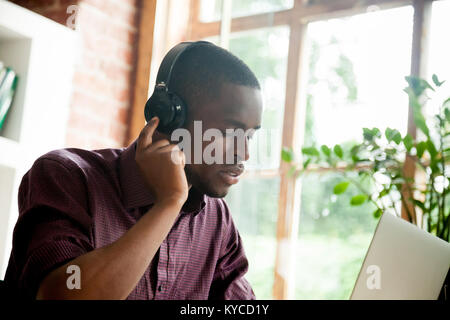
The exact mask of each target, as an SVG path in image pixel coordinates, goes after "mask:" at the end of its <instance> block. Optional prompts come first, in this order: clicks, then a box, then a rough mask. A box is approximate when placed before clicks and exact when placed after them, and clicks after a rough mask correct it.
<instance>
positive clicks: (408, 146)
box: [403, 133, 414, 152]
mask: <svg viewBox="0 0 450 320" xmlns="http://www.w3.org/2000/svg"><path fill="white" fill-rule="evenodd" d="M403 144H404V145H405V148H406V150H408V152H410V151H411V149H412V147H413V145H414V140H413V138H412V136H411V135H410V134H409V133H408V134H407V135H406V136H405V137H404V138H403Z"/></svg>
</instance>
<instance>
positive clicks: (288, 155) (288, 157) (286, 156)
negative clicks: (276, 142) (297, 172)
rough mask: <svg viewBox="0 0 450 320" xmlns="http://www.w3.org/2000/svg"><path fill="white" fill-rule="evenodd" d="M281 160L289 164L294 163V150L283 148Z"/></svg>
mask: <svg viewBox="0 0 450 320" xmlns="http://www.w3.org/2000/svg"><path fill="white" fill-rule="evenodd" d="M281 159H282V160H283V161H285V162H287V163H290V162H292V161H293V160H294V152H293V151H292V149H290V148H287V147H283V149H281Z"/></svg>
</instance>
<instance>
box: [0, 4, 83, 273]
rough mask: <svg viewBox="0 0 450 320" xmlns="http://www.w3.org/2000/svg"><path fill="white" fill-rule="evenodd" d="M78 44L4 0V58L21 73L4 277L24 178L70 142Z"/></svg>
mask: <svg viewBox="0 0 450 320" xmlns="http://www.w3.org/2000/svg"><path fill="white" fill-rule="evenodd" d="M77 43H78V37H77V34H76V32H75V31H73V30H71V29H69V28H66V27H65V26H62V25H60V24H58V23H56V22H54V21H52V20H50V19H47V18H45V17H43V16H41V15H38V14H36V13H34V12H32V11H30V10H27V9H24V8H22V7H19V6H17V5H15V4H13V3H11V2H8V1H5V0H0V60H1V61H3V63H4V64H5V65H6V66H8V67H11V68H13V69H14V70H15V71H16V73H17V74H18V76H19V80H18V86H17V91H16V95H15V98H14V102H13V105H12V106H11V108H10V110H9V113H8V116H7V118H6V120H5V123H4V128H3V129H2V131H0V279H3V278H4V274H5V271H6V267H7V264H8V260H9V255H10V251H11V245H12V232H13V229H14V225H15V223H16V221H17V217H18V208H17V192H18V188H19V184H20V181H21V179H22V177H23V175H24V174H25V173H26V171H27V170H28V169H29V168H30V167H31V165H32V164H33V162H34V160H36V158H37V157H39V156H40V155H42V154H44V153H46V152H48V151H50V150H53V149H57V148H61V147H63V146H64V142H65V133H66V125H67V118H68V110H69V104H70V97H71V92H72V78H73V72H74V68H75V59H76V54H77V52H76V51H77V48H78V45H77Z"/></svg>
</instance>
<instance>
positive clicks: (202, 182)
mask: <svg viewBox="0 0 450 320" xmlns="http://www.w3.org/2000/svg"><path fill="white" fill-rule="evenodd" d="M191 110H193V111H192V114H190V115H189V116H188V119H187V123H189V125H188V126H187V128H186V129H187V130H188V131H189V132H190V134H191V137H192V141H191V143H192V145H191V150H193V151H195V149H194V141H195V140H196V139H197V140H198V139H199V138H198V137H196V136H195V135H194V120H195V121H201V125H202V135H203V132H205V131H206V130H208V129H212V128H214V129H218V130H219V131H220V132H221V133H222V135H221V136H220V137H221V139H222V141H220V144H219V145H222V146H223V161H222V164H218V163H213V164H206V163H205V162H204V161H202V163H201V164H195V163H194V161H193V159H194V153H193V152H192V156H191V157H192V161H191V164H186V167H185V171H186V175H187V179H188V182H189V183H190V184H192V186H194V187H195V188H197V189H198V190H199V191H200V192H201V193H204V194H206V195H208V196H210V197H217V198H222V197H224V196H226V194H227V193H228V189H229V187H230V186H231V185H233V184H235V183H237V182H238V181H239V176H240V175H241V174H242V173H243V170H244V164H243V162H244V161H247V160H248V159H249V152H248V143H249V138H251V131H252V130H250V131H249V129H253V130H257V129H259V128H260V127H261V114H262V97H261V91H260V90H258V89H256V88H250V87H247V86H242V85H235V84H229V83H226V84H223V85H222V88H221V91H220V94H219V96H218V97H217V98H216V99H215V100H211V99H209V100H208V102H204V103H202V104H201V105H197V106H195V107H193V108H192V109H191ZM197 124H198V123H197ZM227 129H228V133H229V132H231V130H233V131H235V130H237V129H241V130H242V131H241V132H247V133H250V136H245V137H243V138H242V139H241V141H240V142H241V143H240V144H239V143H238V141H237V140H238V139H236V138H234V137H233V136H232V135H229V134H228V135H227V134H226V133H227ZM201 140H202V141H203V140H204V139H201ZM212 140H213V141H203V142H202V155H203V151H204V150H205V148H206V147H207V146H208V145H209V144H211V142H214V138H213V139H212ZM230 140H233V141H230ZM215 142H217V141H215ZM230 142H234V143H230ZM227 157H228V159H227ZM229 159H233V161H232V163H230V161H229ZM202 160H204V159H203V157H202Z"/></svg>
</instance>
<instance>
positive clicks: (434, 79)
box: [431, 74, 445, 87]
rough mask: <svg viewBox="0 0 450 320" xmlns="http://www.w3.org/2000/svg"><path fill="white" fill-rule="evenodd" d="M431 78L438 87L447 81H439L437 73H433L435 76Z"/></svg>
mask: <svg viewBox="0 0 450 320" xmlns="http://www.w3.org/2000/svg"><path fill="white" fill-rule="evenodd" d="M431 79H432V80H433V82H434V84H435V85H436V86H437V87H440V86H442V85H443V84H444V82H445V81H442V82H441V81H439V79H438V77H437V75H435V74H433V76H432V77H431Z"/></svg>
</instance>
